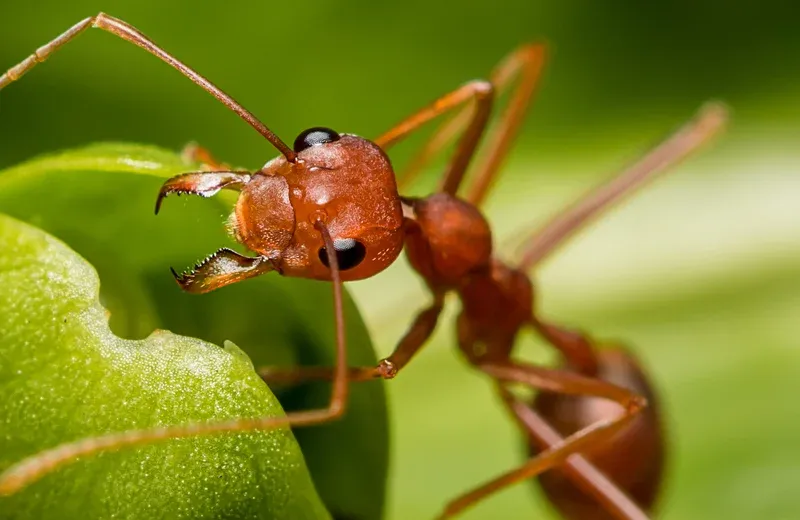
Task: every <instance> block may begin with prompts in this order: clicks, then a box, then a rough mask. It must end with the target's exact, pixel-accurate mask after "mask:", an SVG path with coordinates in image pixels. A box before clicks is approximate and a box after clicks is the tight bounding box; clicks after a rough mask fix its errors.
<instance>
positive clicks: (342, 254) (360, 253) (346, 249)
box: [318, 238, 367, 271]
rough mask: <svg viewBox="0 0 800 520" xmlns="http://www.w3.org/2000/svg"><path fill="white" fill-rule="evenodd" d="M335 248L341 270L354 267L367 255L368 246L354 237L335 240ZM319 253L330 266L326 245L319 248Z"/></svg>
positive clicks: (320, 257)
mask: <svg viewBox="0 0 800 520" xmlns="http://www.w3.org/2000/svg"><path fill="white" fill-rule="evenodd" d="M333 248H334V249H335V250H336V260H337V261H338V262H339V270H341V271H347V270H348V269H352V268H354V267H355V266H357V265H358V264H360V263H361V261H362V260H364V257H365V256H367V248H366V247H365V246H364V244H362V243H361V242H359V241H358V240H356V239H354V238H338V239H336V240H334V241H333ZM318 255H319V259H320V261H321V262H322V263H323V264H325V267H328V268H330V264H329V263H328V252H327V251H326V250H325V248H324V247H321V248H319V253H318Z"/></svg>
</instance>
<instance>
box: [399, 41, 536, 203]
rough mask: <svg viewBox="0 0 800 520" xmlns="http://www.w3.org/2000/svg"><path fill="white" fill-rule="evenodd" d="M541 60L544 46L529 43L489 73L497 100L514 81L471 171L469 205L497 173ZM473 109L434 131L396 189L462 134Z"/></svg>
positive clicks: (480, 196)
mask: <svg viewBox="0 0 800 520" xmlns="http://www.w3.org/2000/svg"><path fill="white" fill-rule="evenodd" d="M545 61H546V49H545V46H544V45H543V44H533V43H530V44H526V45H522V46H521V47H519V48H517V49H516V50H514V52H512V53H511V54H509V55H508V56H507V57H506V58H505V59H503V61H501V62H500V64H499V65H498V66H497V67H495V69H494V70H493V71H492V74H491V83H492V85H493V86H494V89H495V92H496V94H497V97H499V96H500V95H502V94H503V93H504V92H505V91H506V90H507V89H508V88H509V87H510V86H511V85H514V84H515V83H514V80H517V79H518V81H517V82H516V86H515V88H514V90H513V92H512V93H511V99H510V100H509V102H508V104H507V106H506V108H505V110H504V112H503V113H502V115H501V116H500V119H499V121H498V122H497V124H496V126H495V127H494V128H493V129H492V131H491V133H490V134H489V135H488V136H487V138H486V139H487V141H488V144H486V152H485V153H484V154H482V156H481V158H480V160H479V162H478V164H477V165H476V166H475V168H474V169H475V180H474V181H473V183H472V186H470V189H469V191H468V193H467V195H466V197H465V198H466V200H467V201H469V202H470V203H472V204H474V205H476V206H479V205H480V204H481V202H483V199H484V197H485V196H486V194H487V193H488V191H489V188H490V187H491V185H492V183H493V181H494V179H495V178H496V177H497V172H498V171H499V169H500V166H501V165H502V162H503V159H505V157H506V155H507V153H508V150H509V148H510V147H511V145H512V144H513V142H514V139H515V138H516V136H517V134H518V133H519V127H520V124H521V123H522V121H523V119H524V118H525V114H526V113H527V111H528V107H529V106H530V103H531V100H532V99H533V94H534V93H535V91H536V87H537V86H538V85H539V79H540V78H541V74H542V69H543V68H544V64H545ZM473 110H474V107H471V106H469V107H467V108H465V109H464V110H462V111H461V112H460V113H459V114H457V115H456V116H455V117H454V118H452V119H451V120H450V121H447V122H446V123H444V124H443V125H442V126H441V127H439V128H438V129H437V130H436V133H434V135H433V136H432V137H431V138H430V139H429V140H428V142H427V143H426V144H425V146H424V147H423V148H422V150H421V151H420V153H419V154H418V155H417V156H416V157H415V158H414V159H413V160H412V162H411V164H410V165H409V167H408V168H407V169H406V170H405V171H404V172H403V174H402V175H401V176H400V180H399V181H398V184H399V185H400V186H402V187H403V188H405V187H407V186H408V185H409V184H410V183H411V181H412V180H413V179H414V178H415V177H416V176H417V175H418V174H419V172H420V171H421V170H422V168H424V166H425V165H426V164H427V163H428V162H429V161H430V159H431V158H432V157H434V156H435V155H436V154H438V153H439V152H441V150H442V149H443V148H444V147H445V146H447V145H448V144H449V143H450V142H452V140H453V138H454V137H455V136H457V135H459V134H460V133H462V132H464V129H465V128H466V127H467V125H468V124H469V121H470V118H471V117H473V116H472V115H471V114H472V111H473Z"/></svg>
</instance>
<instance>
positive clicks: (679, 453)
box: [0, 0, 800, 520]
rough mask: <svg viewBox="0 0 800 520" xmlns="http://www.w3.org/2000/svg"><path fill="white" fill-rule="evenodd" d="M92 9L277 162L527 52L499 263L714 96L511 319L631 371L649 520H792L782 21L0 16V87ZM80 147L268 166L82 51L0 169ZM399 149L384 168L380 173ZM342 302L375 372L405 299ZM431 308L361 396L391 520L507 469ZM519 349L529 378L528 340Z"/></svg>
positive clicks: (533, 9)
mask: <svg viewBox="0 0 800 520" xmlns="http://www.w3.org/2000/svg"><path fill="white" fill-rule="evenodd" d="M100 9H102V10H105V11H107V12H109V13H110V14H112V15H114V16H117V17H120V18H122V19H124V20H126V21H129V22H131V23H132V24H134V25H135V26H137V27H138V28H140V29H142V30H143V31H144V32H145V33H146V34H148V35H149V36H151V37H153V38H154V39H155V40H156V41H157V42H158V43H159V44H161V45H162V46H163V47H164V48H166V49H167V50H169V51H171V52H173V53H174V54H175V55H176V56H177V57H179V58H180V59H183V60H184V61H186V62H187V63H188V64H189V65H191V66H193V67H195V68H196V69H197V70H198V71H199V72H201V73H202V74H204V75H206V76H207V77H209V78H210V79H211V80H212V81H214V82H216V83H217V84H218V85H219V86H221V87H222V88H223V89H225V90H227V91H228V92H229V93H230V94H232V95H233V96H234V97H236V98H237V99H238V100H240V101H241V102H242V103H243V104H244V105H245V106H247V107H248V108H249V109H250V110H252V111H253V112H254V113H256V114H258V115H259V116H260V117H262V118H263V120H264V121H265V122H266V123H267V124H268V125H270V127H271V128H272V129H273V130H275V131H276V132H277V133H278V134H279V135H281V136H282V137H283V139H284V140H285V141H288V142H291V141H292V140H293V139H294V136H295V135H296V134H297V133H298V132H300V131H301V130H302V129H304V128H307V127H309V126H314V125H326V126H330V127H333V128H334V129H337V130H340V131H347V132H353V133H358V134H361V135H364V136H367V137H374V136H376V135H378V134H380V133H381V132H383V131H384V130H386V129H387V128H388V127H390V126H391V125H392V124H393V123H395V122H397V121H398V120H399V119H401V118H402V117H404V116H405V115H407V114H408V113H410V112H411V111H413V110H414V109H416V108H418V107H420V106H422V105H423V104H425V103H427V102H429V101H430V100H432V99H433V98H435V97H436V96H438V95H440V94H442V93H444V92H446V91H449V90H452V89H453V88H455V87H457V86H458V85H459V84H461V83H462V82H464V81H466V80H468V79H472V78H475V77H481V76H485V75H486V74H487V73H488V71H489V70H490V69H491V68H492V66H493V65H494V64H495V63H496V62H497V61H498V60H499V59H501V58H502V57H503V56H504V55H505V54H506V53H508V52H509V51H510V50H511V49H513V48H514V47H515V46H516V45H518V44H519V43H522V42H525V41H530V40H539V39H546V40H547V41H548V42H550V44H551V48H552V60H551V63H550V64H549V66H548V68H547V72H546V75H545V78H544V83H543V86H542V89H541V91H540V95H539V97H538V99H537V102H536V104H535V106H534V108H533V110H532V113H531V116H530V117H529V118H528V119H527V121H526V124H525V126H524V129H523V134H522V136H521V138H520V139H519V141H518V144H517V146H516V147H515V148H514V150H513V153H512V155H511V157H510V160H509V161H508V163H507V167H506V170H505V173H504V176H503V178H502V180H501V182H500V183H498V186H497V188H496V190H495V192H494V193H493V195H492V197H491V199H490V200H489V202H488V204H487V207H486V211H487V213H488V215H489V217H490V219H491V221H492V223H493V225H494V226H495V229H496V230H497V240H496V242H497V244H498V246H499V248H500V249H501V250H502V251H503V252H505V253H507V254H508V256H509V257H512V258H513V253H514V247H513V246H514V245H516V244H518V243H519V241H520V240H522V238H524V236H525V233H526V232H530V230H531V229H533V228H534V227H535V225H536V224H537V223H539V222H541V221H542V219H544V218H546V217H547V215H549V214H551V213H552V212H553V211H555V210H556V209H557V208H559V207H560V206H562V205H563V204H565V203H566V202H568V201H570V200H572V199H573V198H574V197H576V196H577V195H578V194H580V193H582V192H583V191H585V190H586V189H587V188H588V187H590V186H593V185H595V184H596V183H598V182H600V181H601V180H603V179H606V178H608V177H609V176H610V175H612V174H613V172H614V171H616V170H617V169H619V168H620V167H622V166H623V165H625V164H626V163H627V162H629V161H630V160H632V159H634V158H635V157H636V156H637V155H638V154H639V153H641V152H642V151H644V150H645V149H646V148H647V147H648V146H650V145H652V144H654V143H655V142H657V141H658V139H660V138H661V137H662V136H663V135H665V134H666V132H668V131H669V130H671V129H673V128H674V127H675V126H676V125H678V124H679V123H681V122H682V121H683V120H684V119H686V118H688V117H690V116H691V115H692V113H693V112H694V110H695V109H696V108H697V107H698V106H699V105H700V104H701V103H702V102H703V101H705V100H706V99H709V98H716V99H722V100H725V101H726V102H728V103H729V105H730V106H731V107H732V108H733V110H734V114H733V115H734V119H733V125H732V128H731V130H730V131H729V132H728V133H727V134H726V135H725V137H724V138H723V139H721V140H719V141H718V142H717V143H716V144H715V146H713V148H710V149H708V150H707V151H706V152H704V153H702V154H701V155H698V156H697V157H695V158H693V159H692V160H690V161H688V162H686V163H685V164H684V165H683V166H681V167H680V168H678V169H676V171H675V172H674V173H673V174H671V175H670V176H669V177H668V178H665V179H664V180H663V181H660V182H658V184H656V185H654V186H653V187H651V188H649V189H648V190H647V191H646V193H642V194H641V196H639V197H637V198H636V199H635V200H632V201H631V202H630V203H626V204H624V205H623V206H622V207H620V208H619V209H618V210H616V211H614V212H612V213H611V214H609V215H608V216H607V218H604V219H603V220H602V222H599V223H598V224H597V225H595V226H593V227H592V228H591V229H590V230H587V232H586V233H584V234H582V235H581V236H580V237H578V238H577V239H576V240H574V241H573V242H571V243H570V245H569V246H568V247H566V248H564V249H563V250H562V251H561V252H559V254H557V255H555V256H554V257H553V258H552V259H550V260H549V261H548V262H547V263H546V264H545V265H544V266H543V268H542V269H541V270H540V272H538V273H536V275H535V280H536V281H537V284H538V288H539V291H540V297H539V300H538V303H537V305H538V306H539V308H540V309H541V312H542V313H543V314H544V315H545V316H547V317H548V318H550V319H553V320H559V321H560V322H562V323H564V324H569V325H575V326H580V327H582V328H584V329H586V330H589V331H591V332H592V333H593V334H594V335H595V336H596V337H598V338H605V339H621V340H622V341H624V342H625V343H627V344H629V345H632V346H633V347H635V348H636V351H637V353H638V354H639V356H640V357H641V358H642V359H644V361H645V362H646V364H647V366H648V367H649V368H650V370H651V373H652V377H653V379H654V381H655V383H656V384H657V386H658V387H659V389H660V390H661V392H662V399H663V401H664V406H665V412H666V414H667V417H666V420H667V422H668V426H669V430H670V436H671V440H672V447H671V448H672V452H671V454H672V457H671V458H670V465H669V475H668V485H667V488H666V490H665V494H664V496H663V500H662V509H663V517H664V518H671V519H716V518H720V519H722V518H724V519H753V518H769V519H772V520H780V519H787V520H788V519H796V518H798V517H800V497H798V494H797V489H798V486H800V447H798V443H797V440H798V439H799V438H800V413H799V412H798V405H797V402H796V396H797V395H798V391H800V339H799V337H798V333H800V146H799V145H800V66H798V65H797V56H798V55H800V31H798V30H797V18H796V16H795V13H796V11H795V9H794V6H793V5H792V3H791V2H778V1H762V2H758V3H757V4H751V6H750V7H745V6H744V3H737V4H736V5H735V6H734V5H732V4H731V3H729V2H722V1H710V0H703V1H695V2H671V3H669V4H667V3H666V2H661V3H655V2H651V3H648V4H647V5H644V3H642V4H634V3H625V4H623V3H621V2H618V3H614V4H613V5H612V4H611V3H605V5H602V6H601V5H596V4H589V3H580V2H570V1H566V2H555V1H550V2H531V1H523V0H517V1H511V0H495V1H493V2H485V1H481V2H478V1H463V2H459V3H458V4H457V5H456V4H451V5H445V3H444V2H442V3H435V2H430V1H427V2H421V1H417V0H409V1H406V2H397V3H386V4H380V3H378V2H373V1H369V0H360V1H348V2H336V3H332V2H302V3H300V2H248V3H244V2H240V3H236V4H234V3H232V4H227V3H222V2H218V3H214V4H211V3H207V4H201V3H199V2H189V1H185V0H184V1H170V2H156V1H154V0H139V1H137V2H93V1H86V0H76V1H73V2H70V3H69V4H66V3H64V2H56V1H54V0H40V1H37V2H29V3H22V2H17V1H14V0H5V1H4V2H2V4H0V67H1V68H5V67H6V66H11V65H13V64H15V63H17V62H18V61H20V60H21V59H22V58H24V57H25V56H27V55H28V54H29V53H30V52H31V51H32V50H33V49H35V48H36V47H37V46H39V45H41V44H43V43H44V42H45V41H47V40H49V39H50V38H52V37H54V36H55V35H57V34H59V33H60V32H61V31H63V30H64V29H66V28H67V27H68V26H70V25H72V24H73V23H75V22H76V21H78V20H79V19H80V18H83V17H85V16H88V15H90V14H94V13H95V12H96V11H98V10H100ZM101 140H102V141H107V140H122V141H135V142H143V143H154V144H159V145H163V146H167V147H170V148H173V149H179V148H180V147H181V146H183V144H185V143H186V142H188V141H192V140H196V141H199V142H200V143H202V144H203V145H205V146H207V147H209V148H211V149H212V150H213V151H214V152H215V153H216V154H217V155H218V156H219V157H221V158H222V159H224V160H226V161H229V162H232V163H235V164H242V165H246V166H248V167H250V168H257V167H258V166H260V165H261V164H262V163H263V162H265V161H266V160H268V159H269V158H271V157H272V156H274V155H275V152H274V150H273V149H271V147H270V146H269V144H268V143H266V142H265V141H263V140H262V139H261V138H260V137H259V136H258V135H257V134H256V133H255V132H253V131H252V130H250V129H249V128H248V127H247V125H246V124H244V123H242V122H241V121H239V120H238V119H237V118H236V117H235V116H233V115H232V114H230V113H229V112H228V111H227V110H226V109H225V108H224V107H222V106H221V105H220V104H218V103H216V102H215V101H214V100H213V99H211V98H210V97H209V96H208V95H207V94H205V93H204V92H202V91H201V90H200V89H198V88H197V87H194V86H193V85H191V84H190V83H189V82H188V81H187V80H185V79H183V78H182V77H181V76H179V75H178V74H176V73H175V72H174V71H172V70H171V69H169V67H167V66H165V65H164V64H162V63H160V62H159V61H158V60H156V59H155V58H153V57H151V56H148V55H147V54H146V53H144V52H142V51H140V50H138V49H135V48H133V46H131V45H129V44H127V43H124V42H122V41H119V40H117V39H115V38H114V37H112V36H110V35H107V34H102V33H100V32H99V31H95V32H93V33H90V34H88V35H84V36H82V37H81V38H80V39H79V40H78V41H77V42H75V43H73V44H71V45H70V46H69V47H68V48H67V49H65V50H64V51H62V53H60V54H59V55H57V56H56V57H54V58H53V59H52V61H51V62H49V63H48V64H47V65H45V66H42V67H41V68H39V69H37V70H36V71H34V72H33V73H31V74H30V75H29V76H27V77H26V78H24V80H23V81H21V82H20V83H18V84H15V85H13V86H11V87H10V88H8V89H7V90H5V91H3V92H2V93H0V167H4V166H8V165H11V164H14V163H15V162H18V161H20V160H23V159H26V158H28V157H30V156H32V155H35V154H38V153H42V152H46V151H51V150H54V149H60V148H65V147H71V146H77V145H81V144H85V143H87V142H91V141H101ZM415 142H417V143H418V142H419V141H418V140H417V141H413V142H411V143H409V144H408V145H404V146H402V147H398V149H397V150H396V151H394V152H393V154H392V157H393V159H395V160H396V162H397V163H398V164H399V165H402V164H403V160H404V159H405V158H407V157H408V156H409V155H410V154H411V153H412V152H413V144H414V143H415ZM436 173H437V172H436V171H435V170H432V171H430V172H429V174H428V177H427V178H424V179H422V180H421V181H420V182H419V184H418V187H417V191H419V192H423V191H424V190H425V189H426V187H429V186H430V185H431V182H432V179H433V178H434V177H435V175H436ZM351 289H352V291H353V292H354V293H355V295H356V298H357V300H358V302H359V305H360V307H361V309H362V312H363V313H364V315H365V317H366V318H367V320H368V323H369V325H370V328H371V329H372V331H373V334H374V338H375V342H376V344H377V345H379V354H387V353H388V352H390V351H391V349H392V346H393V343H394V341H396V339H397V338H398V337H399V335H400V334H401V333H402V331H403V329H404V328H405V326H406V325H407V324H408V322H409V320H410V319H411V316H412V315H413V313H414V312H415V311H416V309H417V308H418V307H422V306H423V305H424V304H425V303H426V300H425V295H424V291H423V288H422V286H421V285H420V284H419V282H418V280H417V279H416V278H415V277H414V275H413V274H412V273H411V272H410V271H409V269H408V268H407V266H406V264H405V261H401V262H398V263H397V264H396V265H395V266H393V267H392V268H390V269H389V270H388V271H387V272H385V273H383V274H381V275H380V276H377V277H375V278H373V279H371V280H368V281H364V282H359V283H355V284H351ZM453 303H455V302H453ZM452 314H453V312H452V309H451V312H450V313H449V314H448V315H447V316H446V317H445V319H444V320H443V321H442V325H441V326H440V328H439V330H438V332H437V334H436V336H435V338H434V340H433V341H432V342H431V345H430V346H429V347H428V348H427V349H426V350H425V351H424V352H423V353H422V354H421V355H420V356H419V358H418V359H417V360H415V362H414V363H413V364H412V365H411V367H410V368H408V369H407V370H406V371H405V372H403V374H402V375H401V376H400V377H399V378H398V379H397V380H395V381H393V382H391V383H390V384H388V385H387V386H388V389H389V394H390V399H391V402H390V405H391V408H392V414H393V417H392V420H393V423H392V428H393V429H392V434H393V438H392V442H393V452H392V457H393V461H392V464H393V469H392V477H391V480H390V483H389V486H390V493H391V501H390V510H389V515H388V516H389V518H391V519H394V520H400V519H408V518H413V519H416V518H431V517H432V516H433V515H434V514H435V513H437V512H438V511H439V510H440V508H441V507H442V506H443V505H444V504H445V502H446V501H447V500H449V499H450V498H452V497H454V496H455V495H456V494H458V493H460V492H462V491H465V490H467V489H468V488H470V487H472V486H474V485H477V484H479V483H481V482H482V481H484V480H486V479H488V478H490V477H492V476H495V475H497V474H498V473H500V472H502V471H504V470H507V469H509V468H510V467H512V466H514V465H516V464H519V463H520V462H521V461H522V460H523V455H522V454H523V448H522V443H521V439H520V437H519V435H518V434H517V433H516V432H515V430H514V429H513V427H512V424H511V422H510V421H509V420H507V418H506V417H505V416H504V415H503V413H502V412H501V409H500V407H499V406H498V403H497V402H495V400H494V398H493V396H492V394H491V392H490V387H489V386H488V384H487V382H486V381H485V380H484V379H483V378H481V377H480V376H479V375H477V374H473V373H470V371H469V369H468V368H467V367H466V366H465V365H464V364H463V363H462V362H461V360H460V359H458V357H457V356H456V354H455V350H454V348H453V333H452V331H453V323H452V319H451V318H452ZM232 334H233V332H232ZM231 339H233V340H235V339H236V338H235V337H232V338H231ZM521 349H522V351H523V353H524V355H525V356H526V357H533V358H534V359H547V358H549V356H548V355H547V354H546V351H545V349H544V348H543V347H542V345H541V344H539V343H537V342H536V341H534V340H533V339H526V341H524V342H522V346H521ZM620 456H622V457H624V456H625V454H621V455H620ZM353 463H354V464H357V463H358V462H357V461H353ZM548 514H551V513H548V512H547V505H546V504H545V503H544V502H543V501H542V499H541V498H540V497H539V495H538V492H536V491H534V490H533V488H532V487H531V486H529V485H520V486H516V487H515V488H513V489H511V490H508V491H506V492H503V493H502V494H500V495H498V496H496V497H495V498H493V499H491V500H489V501H487V502H486V503H484V504H482V505H480V506H479V507H477V508H475V509H474V510H472V511H470V512H469V513H468V514H466V515H465V516H464V518H465V519H480V518H544V517H546V516H547V515H548Z"/></svg>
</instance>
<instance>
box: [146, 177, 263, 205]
mask: <svg viewBox="0 0 800 520" xmlns="http://www.w3.org/2000/svg"><path fill="white" fill-rule="evenodd" d="M250 178H251V177H250V173H249V172H241V171H211V172H190V173H184V174H181V175H177V176H175V177H172V178H171V179H168V180H167V181H166V182H165V183H164V184H163V185H162V186H161V191H159V193H158V198H157V199H156V215H158V212H159V210H160V209H161V202H162V201H163V200H164V198H166V197H167V195H171V194H173V193H175V194H177V195H198V196H200V197H205V198H208V197H213V196H214V195H216V194H217V193H219V191H220V190H222V189H226V188H227V189H236V188H240V187H241V186H244V185H245V184H247V183H248V182H250Z"/></svg>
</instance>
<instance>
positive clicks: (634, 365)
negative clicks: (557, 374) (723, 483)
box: [530, 348, 665, 520]
mask: <svg viewBox="0 0 800 520" xmlns="http://www.w3.org/2000/svg"><path fill="white" fill-rule="evenodd" d="M597 361H598V373H597V374H596V377H598V378H599V379H603V380H605V381H608V382H610V383H614V384H617V385H620V386H623V387H626V388H628V389H630V390H633V391H635V392H636V393H638V394H639V395H641V396H644V397H646V398H647V401H648V406H647V407H646V408H645V409H644V410H642V412H641V413H640V414H639V415H638V416H637V417H636V418H635V419H633V422H632V423H631V424H630V425H628V426H627V427H626V428H624V429H623V430H622V431H620V432H619V433H618V434H617V435H616V436H614V437H613V438H612V439H611V440H610V441H608V442H606V443H605V444H603V445H602V446H599V447H597V448H595V449H593V450H592V451H591V452H587V453H584V455H585V457H586V458H587V459H588V460H589V461H590V462H591V463H592V464H594V465H595V467H596V468H597V469H598V470H600V471H602V472H603V473H604V474H605V475H606V476H607V477H608V478H609V479H610V480H611V481H612V482H614V483H615V484H616V485H617V486H619V487H620V488H621V489H622V490H624V491H625V492H626V493H627V494H628V495H629V496H630V497H631V498H632V499H633V501H634V502H636V503H637V504H638V505H639V506H640V507H641V508H642V509H644V510H645V511H652V509H653V506H654V504H655V501H656V499H657V497H658V493H659V490H660V488H661V482H662V477H663V469H664V452H665V439H664V432H663V429H662V424H661V418H660V410H659V403H658V400H657V397H656V395H655V391H654V389H653V388H652V386H651V385H650V383H649V382H648V377H647V375H646V374H645V372H644V370H643V369H642V368H641V366H640V365H639V363H638V361H637V360H636V359H635V358H634V356H633V355H632V354H631V353H630V352H628V351H627V350H623V349H621V348H614V349H607V350H600V351H598V352H597ZM534 409H535V410H536V411H537V412H538V413H539V414H540V415H541V416H542V417H543V418H544V419H545V420H547V421H548V422H549V423H550V424H551V425H552V426H553V427H554V428H555V429H556V430H557V431H558V432H560V433H561V435H562V436H567V435H569V434H572V433H574V432H576V431H578V430H580V429H582V428H584V427H586V426H588V425H590V424H593V423H596V422H597V421H601V420H604V419H612V418H614V417H616V416H618V415H619V414H621V413H622V409H621V408H620V407H619V406H618V405H617V404H615V403H613V402H610V401H608V400H604V399H600V398H595V397H578V396H568V395H563V394H553V393H547V392H541V393H539V394H538V395H537V397H536V399H535V400H534ZM539 451H540V446H536V445H534V446H531V451H530V453H531V455H534V454H536V453H538V452H539ZM539 482H540V484H541V486H542V489H543V491H544V493H545V495H547V498H548V499H549V500H550V501H551V502H552V503H553V505H554V506H555V507H556V509H558V511H559V512H560V513H561V514H562V516H563V517H564V518H567V519H569V520H616V517H614V516H611V514H610V513H609V512H608V511H607V510H606V508H604V507H603V506H601V505H600V504H599V503H598V502H597V501H596V500H595V499H594V498H593V497H591V496H589V495H588V494H586V493H584V492H583V491H581V490H580V489H579V488H578V487H577V486H576V485H575V484H573V482H572V481H571V480H570V479H569V477H568V476H567V475H566V474H565V472H564V471H563V470H561V469H554V470H551V471H548V472H547V473H544V474H543V475H541V476H540V477H539Z"/></svg>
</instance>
